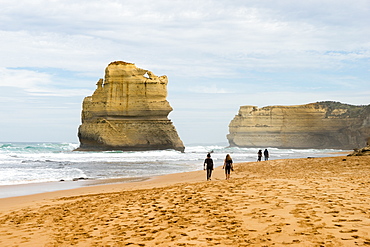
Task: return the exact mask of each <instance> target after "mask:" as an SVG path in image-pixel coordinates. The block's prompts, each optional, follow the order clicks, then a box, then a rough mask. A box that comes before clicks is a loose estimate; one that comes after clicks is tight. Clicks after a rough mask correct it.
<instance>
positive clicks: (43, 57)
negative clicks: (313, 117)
mask: <svg viewBox="0 0 370 247" xmlns="http://www.w3.org/2000/svg"><path fill="white" fill-rule="evenodd" d="M0 6H1V8H0V56H1V59H0V104H1V107H0V115H1V120H0V142H9V141H48V142H78V139H77V128H78V126H79V124H80V113H81V104H82V100H83V98H84V97H85V96H88V95H91V94H92V93H93V91H94V90H95V87H96V86H95V84H96V82H97V81H98V79H99V78H102V77H104V70H105V68H106V66H107V65H108V64H109V63H110V62H112V61H126V62H133V63H135V64H136V66H138V67H140V68H143V69H148V70H151V71H152V72H153V73H154V74H156V75H158V76H161V75H167V76H168V78H169V85H168V100H169V102H170V104H171V106H172V107H173V108H174V110H173V112H172V113H170V115H169V118H170V119H171V120H172V121H173V122H174V124H175V127H176V129H177V130H178V133H179V135H180V137H181V139H182V140H183V141H184V143H185V144H190V143H220V142H227V139H226V135H227V133H228V124H229V122H230V121H231V120H232V119H233V117H234V116H235V115H236V114H237V113H238V110H239V107H240V106H241V105H255V106H258V107H263V106H268V105H298V104H306V103H311V102H317V101H326V100H333V101H339V102H343V103H348V104H354V105H361V104H362V105H364V104H366V105H367V104H370V72H369V70H370V66H369V65H370V59H369V58H370V28H369V23H370V1H369V0H324V1H323V0H308V1H296V0H279V1H276V0H202V1H199V0H196V1H193V0H186V1H185V0H156V1H149V0H105V1H97V0H86V1H85V0H33V1H29V0H17V1H14V0H0Z"/></svg>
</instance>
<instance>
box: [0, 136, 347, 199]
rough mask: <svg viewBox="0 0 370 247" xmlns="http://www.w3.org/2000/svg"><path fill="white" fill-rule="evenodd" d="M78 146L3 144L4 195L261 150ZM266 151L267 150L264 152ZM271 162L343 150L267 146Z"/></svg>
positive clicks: (195, 166) (170, 169) (248, 157)
mask: <svg viewBox="0 0 370 247" xmlns="http://www.w3.org/2000/svg"><path fill="white" fill-rule="evenodd" d="M78 145H79V144H77V143H0V197H2V196H1V191H2V190H3V189H2V188H4V186H8V185H21V184H35V183H44V182H58V181H73V180H76V179H82V178H83V179H89V180H104V179H124V178H128V179H133V178H146V177H153V176H157V175H163V174H171V173H178V172H187V171H196V170H201V169H203V161H204V159H205V158H206V154H207V153H208V152H212V158H213V159H214V162H215V165H216V166H220V165H222V164H223V160H224V158H225V156H226V154H230V155H231V157H232V158H233V160H234V162H236V163H237V162H250V161H256V159H257V152H258V150H259V148H237V147H227V144H226V143H225V144H224V145H223V144H220V145H204V144H199V145H198V144H193V145H186V148H185V152H183V153H182V152H178V151H174V150H155V151H141V152H123V151H106V152H81V151H73V150H74V149H76V148H77V147H78ZM260 149H262V150H264V148H260ZM268 150H269V152H270V159H287V158H289V159H290V158H306V157H325V156H333V153H334V152H338V151H341V150H331V149H320V150H318V149H277V148H268Z"/></svg>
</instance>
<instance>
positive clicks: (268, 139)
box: [227, 101, 370, 149]
mask: <svg viewBox="0 0 370 247" xmlns="http://www.w3.org/2000/svg"><path fill="white" fill-rule="evenodd" d="M369 137H370V105H368V106H353V105H347V104H342V103H339V102H331V101H327V102H317V103H311V104H307V105H297V106H268V107H263V108H258V107H256V106H241V107H240V110H239V114H238V115H236V116H235V118H234V119H233V120H232V121H231V122H230V124H229V134H228V135H227V139H228V141H229V144H230V146H238V147H260V148H263V147H277V148H333V149H353V148H359V147H363V146H364V145H365V144H366V140H367V138H369Z"/></svg>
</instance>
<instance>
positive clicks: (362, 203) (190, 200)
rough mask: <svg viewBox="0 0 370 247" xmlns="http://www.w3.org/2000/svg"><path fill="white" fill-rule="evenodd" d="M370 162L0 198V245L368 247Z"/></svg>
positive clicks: (261, 167) (301, 162) (309, 162)
mask: <svg viewBox="0 0 370 247" xmlns="http://www.w3.org/2000/svg"><path fill="white" fill-rule="evenodd" d="M369 188H370V157H369V156H367V157H357V156H355V157H346V156H342V157H329V158H305V159H289V160H272V161H263V162H251V163H240V164H236V165H235V171H234V172H233V173H232V174H231V179H230V180H227V181H226V180H224V174H223V170H222V169H221V168H220V167H218V168H217V169H216V170H215V172H214V176H213V179H212V181H205V173H204V171H196V172H189V173H180V174H172V175H166V176H161V177H158V178H154V179H151V180H148V181H143V182H137V183H126V184H117V185H104V186H92V187H86V188H79V189H75V190H67V191H58V192H53V193H45V194H39V195H33V196H27V197H19V198H5V199H1V200H0V212H1V214H0V245H1V246H71V245H73V246H370V189H369Z"/></svg>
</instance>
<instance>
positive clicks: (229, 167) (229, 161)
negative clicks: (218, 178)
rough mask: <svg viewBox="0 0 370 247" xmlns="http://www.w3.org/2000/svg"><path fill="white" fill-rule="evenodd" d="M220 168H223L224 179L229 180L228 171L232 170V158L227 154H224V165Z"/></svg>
mask: <svg viewBox="0 0 370 247" xmlns="http://www.w3.org/2000/svg"><path fill="white" fill-rule="evenodd" d="M222 169H225V176H226V180H229V179H230V172H231V171H234V168H233V160H232V159H231V157H230V155H229V154H227V155H226V158H225V161H224V166H223V167H222Z"/></svg>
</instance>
